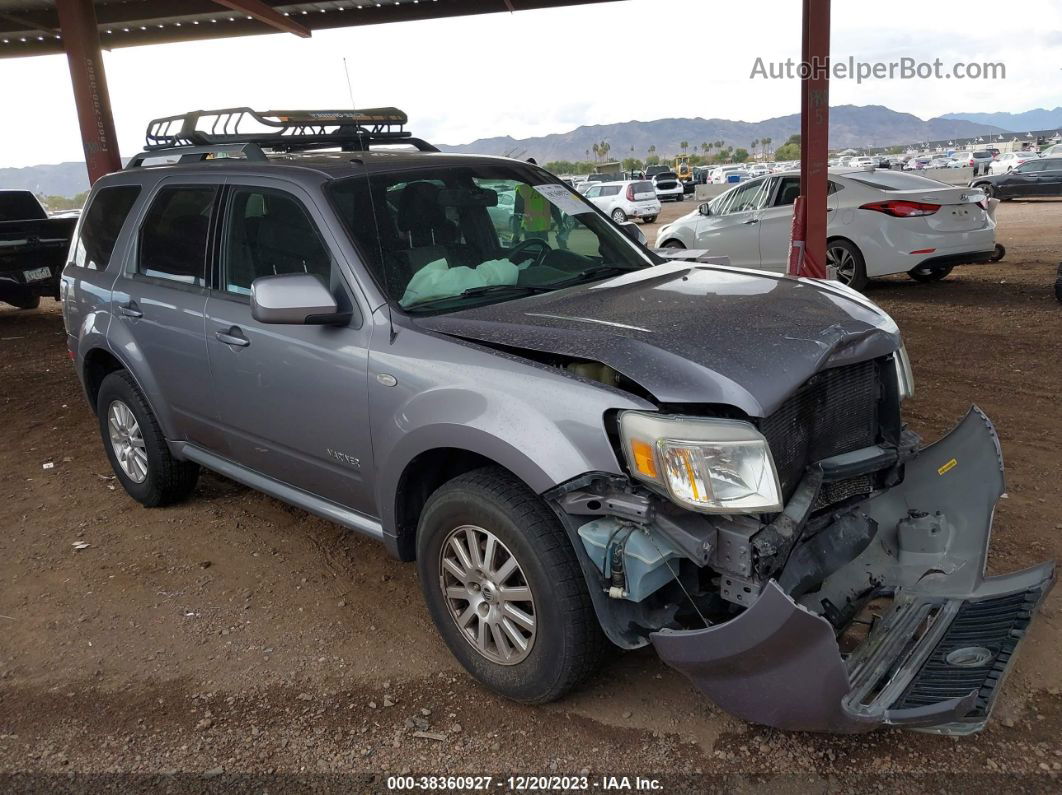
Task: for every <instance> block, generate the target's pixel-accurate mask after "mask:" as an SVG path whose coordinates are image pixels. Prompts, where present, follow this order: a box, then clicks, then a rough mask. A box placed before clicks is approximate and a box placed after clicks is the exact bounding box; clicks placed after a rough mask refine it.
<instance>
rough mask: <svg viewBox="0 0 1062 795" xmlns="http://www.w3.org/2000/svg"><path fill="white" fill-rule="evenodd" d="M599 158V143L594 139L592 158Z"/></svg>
mask: <svg viewBox="0 0 1062 795" xmlns="http://www.w3.org/2000/svg"><path fill="white" fill-rule="evenodd" d="M600 159H601V144H599V143H597V141H594V160H600Z"/></svg>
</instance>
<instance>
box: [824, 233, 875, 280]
mask: <svg viewBox="0 0 1062 795" xmlns="http://www.w3.org/2000/svg"><path fill="white" fill-rule="evenodd" d="M826 264H827V265H832V266H833V267H835V268H837V281H839V282H840V283H841V284H844V285H847V286H848V287H851V288H852V289H853V290H857V291H859V292H863V290H865V289H866V287H867V282H868V281H870V280H869V279H868V278H867V263H866V260H864V259H863V253H862V252H861V251H860V250H859V248H858V247H857V246H856V245H855V243H852V242H851V241H849V240H831V241H830V242H828V243H827V244H826Z"/></svg>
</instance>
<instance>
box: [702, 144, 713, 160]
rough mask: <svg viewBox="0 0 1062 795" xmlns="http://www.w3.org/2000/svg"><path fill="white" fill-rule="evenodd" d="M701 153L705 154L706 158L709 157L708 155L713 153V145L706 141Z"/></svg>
mask: <svg viewBox="0 0 1062 795" xmlns="http://www.w3.org/2000/svg"><path fill="white" fill-rule="evenodd" d="M701 151H702V152H704V156H705V157H708V153H709V152H711V151H712V145H711V144H710V143H708V142H707V141H705V142H704V143H702V144H701Z"/></svg>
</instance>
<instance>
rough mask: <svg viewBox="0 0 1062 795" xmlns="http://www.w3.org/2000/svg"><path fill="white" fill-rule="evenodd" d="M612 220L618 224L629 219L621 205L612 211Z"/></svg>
mask: <svg viewBox="0 0 1062 795" xmlns="http://www.w3.org/2000/svg"><path fill="white" fill-rule="evenodd" d="M612 220H613V221H615V222H616V223H617V224H622V223H623V222H624V221H626V220H627V213H625V212H623V210H621V209H620V208H619V207H617V208H616V209H615V210H613V211H612Z"/></svg>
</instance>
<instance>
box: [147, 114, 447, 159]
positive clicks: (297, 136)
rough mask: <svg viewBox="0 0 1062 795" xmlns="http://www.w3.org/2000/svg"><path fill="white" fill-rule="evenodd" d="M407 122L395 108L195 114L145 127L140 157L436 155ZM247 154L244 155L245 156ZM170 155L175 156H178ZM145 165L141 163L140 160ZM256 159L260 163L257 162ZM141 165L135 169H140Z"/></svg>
mask: <svg viewBox="0 0 1062 795" xmlns="http://www.w3.org/2000/svg"><path fill="white" fill-rule="evenodd" d="M407 121H408V117H407V116H406V114H405V113H403V112H402V111H400V110H398V108H371V109H366V110H266V111H255V110H252V109H251V108H225V109H223V110H194V111H191V112H189V113H182V114H179V115H177V116H167V117H164V118H161V119H155V120H153V121H152V122H151V123H150V124H148V127H147V140H146V143H145V146H144V153H143V154H144V155H151V154H152V153H154V155H153V156H158V154H159V153H160V152H161V151H162V150H179V149H182V148H184V147H218V146H224V145H231V144H256V145H257V147H258V149H259V150H267V149H268V150H271V151H274V152H305V151H309V150H313V149H334V148H336V147H338V148H340V149H342V150H343V151H345V152H364V151H367V150H368V149H369V147H370V146H371V145H372V144H410V145H412V146H415V147H416V148H417V149H419V150H421V151H422V152H436V151H438V149H436V148H435V147H434V146H432V145H431V144H429V143H427V142H425V141H423V140H421V139H420V138H414V137H413V135H412V134H411V133H409V132H406V131H405V130H404V129H403V127H404V126H405V125H406V123H407ZM248 151H249V148H245V149H244V150H243V153H244V155H245V156H248ZM179 153H180V152H179V151H174V152H173V154H175V155H176V154H179ZM196 154H199V153H196ZM138 158H139V161H140V162H143V160H144V159H145V158H144V157H140V156H138ZM255 159H258V158H255ZM138 164H139V163H138Z"/></svg>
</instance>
